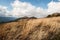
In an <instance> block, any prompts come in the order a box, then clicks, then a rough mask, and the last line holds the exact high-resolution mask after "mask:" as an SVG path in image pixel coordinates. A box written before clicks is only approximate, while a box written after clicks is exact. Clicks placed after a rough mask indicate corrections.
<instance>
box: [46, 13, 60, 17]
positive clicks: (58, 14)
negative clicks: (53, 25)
mask: <svg viewBox="0 0 60 40" xmlns="http://www.w3.org/2000/svg"><path fill="white" fill-rule="evenodd" d="M58 16H60V13H53V14H51V15H48V16H47V17H58Z"/></svg>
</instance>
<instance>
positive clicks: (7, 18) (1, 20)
mask: <svg viewBox="0 0 60 40" xmlns="http://www.w3.org/2000/svg"><path fill="white" fill-rule="evenodd" d="M14 19H16V18H14V17H0V22H8V21H11V20H14Z"/></svg>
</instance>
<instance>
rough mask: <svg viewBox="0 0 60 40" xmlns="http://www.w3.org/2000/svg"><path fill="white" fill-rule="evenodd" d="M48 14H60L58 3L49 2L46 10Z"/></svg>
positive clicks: (59, 3)
mask: <svg viewBox="0 0 60 40" xmlns="http://www.w3.org/2000/svg"><path fill="white" fill-rule="evenodd" d="M47 12H48V14H52V13H55V12H59V13H60V2H50V3H49V4H48V9H47Z"/></svg>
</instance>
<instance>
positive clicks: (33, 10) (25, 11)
mask: <svg viewBox="0 0 60 40" xmlns="http://www.w3.org/2000/svg"><path fill="white" fill-rule="evenodd" d="M12 7H13V10H12V13H13V16H15V17H23V16H28V17H32V16H35V17H43V15H44V14H43V13H44V10H43V8H40V7H35V6H33V5H32V4H30V3H27V2H20V1H18V0H16V1H14V3H12Z"/></svg>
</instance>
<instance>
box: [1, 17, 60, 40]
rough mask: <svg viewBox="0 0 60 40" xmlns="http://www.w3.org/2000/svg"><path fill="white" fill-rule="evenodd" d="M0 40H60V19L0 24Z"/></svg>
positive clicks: (26, 20) (22, 20) (25, 20)
mask: <svg viewBox="0 0 60 40" xmlns="http://www.w3.org/2000/svg"><path fill="white" fill-rule="evenodd" d="M0 40H60V17H53V18H42V19H29V20H28V19H21V20H18V21H16V22H10V23H4V24H0Z"/></svg>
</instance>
